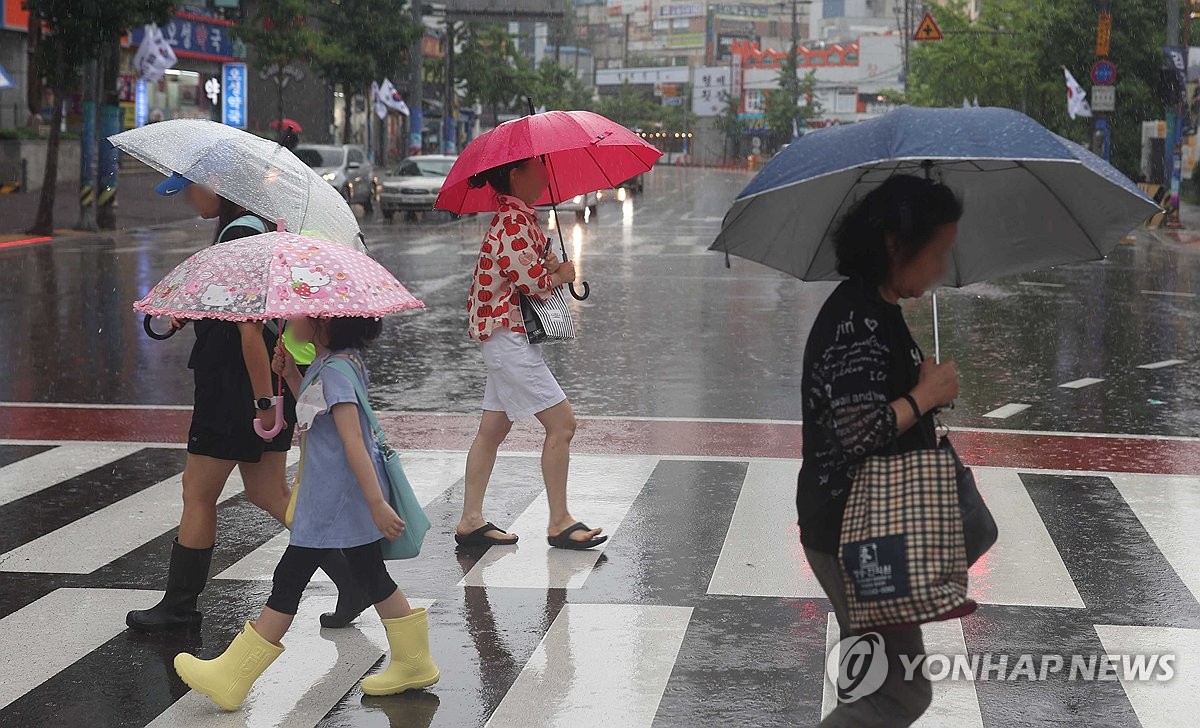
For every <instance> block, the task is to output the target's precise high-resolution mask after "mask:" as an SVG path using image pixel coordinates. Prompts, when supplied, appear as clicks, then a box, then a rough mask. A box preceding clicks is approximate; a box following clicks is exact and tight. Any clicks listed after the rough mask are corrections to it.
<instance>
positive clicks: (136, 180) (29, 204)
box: [0, 171, 195, 240]
mask: <svg viewBox="0 0 1200 728" xmlns="http://www.w3.org/2000/svg"><path fill="white" fill-rule="evenodd" d="M161 180H162V176H161V175H159V174H157V173H155V172H150V171H145V172H142V171H136V172H125V171H123V172H122V173H121V176H120V178H119V180H118V185H119V186H118V188H117V208H116V217H117V230H116V231H103V230H102V231H101V234H110V233H112V232H119V231H121V230H130V229H133V228H144V227H152V226H155V225H164V224H167V223H172V222H177V221H179V220H187V219H189V218H191V217H194V216H195V215H194V213H193V212H192V211H191V209H190V208H188V206H187V205H185V204H184V203H183V201H182V200H170V199H167V198H164V197H160V196H158V195H156V194H154V187H155V185H157V184H158V183H159V182H160V181H161ZM40 196H41V192H40V191H38V192H18V193H13V194H7V195H0V238H3V239H5V240H7V239H10V238H16V237H24V236H23V235H22V233H24V232H25V231H26V230H28V229H29V228H30V227H31V226H32V225H33V219H34V217H35V216H36V215H37V207H38V199H39V198H40ZM77 222H79V186H78V185H77V184H76V183H67V184H60V185H58V194H57V196H56V198H55V201H54V229H55V230H64V231H65V230H69V229H71V228H73V227H75V224H76V223H77Z"/></svg>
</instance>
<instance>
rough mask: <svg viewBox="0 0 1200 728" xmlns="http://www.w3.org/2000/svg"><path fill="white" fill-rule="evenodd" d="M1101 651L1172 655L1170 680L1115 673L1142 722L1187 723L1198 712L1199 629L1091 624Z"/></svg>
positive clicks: (1147, 724) (1170, 724)
mask: <svg viewBox="0 0 1200 728" xmlns="http://www.w3.org/2000/svg"><path fill="white" fill-rule="evenodd" d="M1094 626H1095V629H1096V634H1097V635H1099V637H1100V642H1101V643H1102V644H1103V645H1104V652H1105V654H1109V655H1131V656H1133V655H1166V654H1170V655H1174V656H1175V660H1174V662H1173V663H1172V667H1173V669H1174V675H1173V677H1172V678H1171V679H1170V680H1165V681H1159V680H1153V679H1151V680H1147V681H1141V680H1132V681H1131V680H1126V679H1125V678H1126V675H1123V674H1121V673H1122V672H1123V670H1122V669H1121V668H1118V670H1117V674H1118V678H1119V679H1120V681H1121V687H1122V688H1124V689H1125V696H1126V697H1127V698H1129V703H1130V704H1131V705H1132V706H1133V710H1134V712H1135V713H1137V717H1138V720H1140V721H1141V723H1142V725H1143V726H1147V728H1149V727H1150V726H1190V725H1195V724H1196V716H1197V715H1200V671H1197V670H1196V665H1198V664H1200V629H1182V628H1177V627H1140V626H1125V625H1113V624H1097V625H1094Z"/></svg>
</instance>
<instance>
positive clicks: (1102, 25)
mask: <svg viewBox="0 0 1200 728" xmlns="http://www.w3.org/2000/svg"><path fill="white" fill-rule="evenodd" d="M1111 38H1112V13H1109V12H1104V13H1100V22H1099V23H1098V24H1097V25H1096V55H1098V56H1102V57H1103V56H1107V55H1108V46H1109V39H1111Z"/></svg>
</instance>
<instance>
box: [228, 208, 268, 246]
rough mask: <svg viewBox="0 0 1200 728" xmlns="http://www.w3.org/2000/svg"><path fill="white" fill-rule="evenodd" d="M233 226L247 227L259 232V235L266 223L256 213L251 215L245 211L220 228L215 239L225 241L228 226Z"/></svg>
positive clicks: (263, 231)
mask: <svg viewBox="0 0 1200 728" xmlns="http://www.w3.org/2000/svg"><path fill="white" fill-rule="evenodd" d="M235 227H248V228H250V229H251V230H253V231H255V232H257V233H259V234H260V235H261V234H262V233H265V232H266V231H267V224H266V223H264V222H263V221H262V220H261V219H259V217H258V216H257V215H251V214H250V213H246V214H245V215H242V216H241V217H238V218H237V219H235V220H234V221H233V222H231V223H229V224H228V225H226V226H225V227H224V228H222V229H221V234H220V235H218V236H217V241H218V242H225V233H227V232H229V230H230V228H235Z"/></svg>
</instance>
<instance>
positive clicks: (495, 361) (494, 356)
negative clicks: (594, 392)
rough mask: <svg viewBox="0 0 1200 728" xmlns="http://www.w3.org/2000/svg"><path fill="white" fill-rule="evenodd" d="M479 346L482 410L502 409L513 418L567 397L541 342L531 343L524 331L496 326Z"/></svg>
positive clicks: (520, 416)
mask: <svg viewBox="0 0 1200 728" xmlns="http://www.w3.org/2000/svg"><path fill="white" fill-rule="evenodd" d="M482 347H483V363H484V364H486V365H487V386H485V387H484V389H483V408H484V409H485V410H487V411H490V412H503V413H504V414H505V415H507V416H508V419H509V420H511V421H513V422H516V421H517V420H523V419H525V418H527V417H532V416H533V415H535V414H537V413H539V412H543V411H545V410H548V409H550V408H551V407H553V406H555V405H557V404H560V403H562V402H564V401H566V399H567V395H566V394H564V393H563V391H562V387H560V386H558V380H556V379H555V378H554V375H553V374H551V373H550V368H549V367H547V366H546V360H545V359H544V358H542V345H541V344H530V343H529V338H528V337H527V336H526V335H525V334H518V333H514V332H513V331H512V330H510V329H499V328H498V329H495V330H494V331H492V335H491V337H490V338H489V339H488V340H487V341H485V342H483V345H482Z"/></svg>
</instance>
